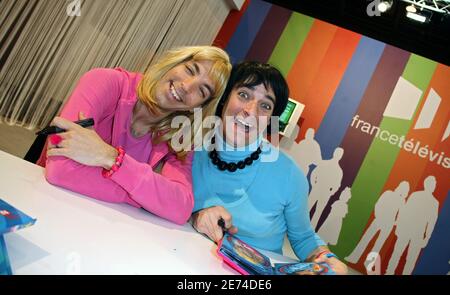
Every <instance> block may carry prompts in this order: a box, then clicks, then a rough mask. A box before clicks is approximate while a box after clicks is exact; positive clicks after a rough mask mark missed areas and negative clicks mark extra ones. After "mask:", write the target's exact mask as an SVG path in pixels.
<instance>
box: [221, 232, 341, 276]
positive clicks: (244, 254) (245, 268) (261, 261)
mask: <svg viewBox="0 0 450 295" xmlns="http://www.w3.org/2000/svg"><path fill="white" fill-rule="evenodd" d="M217 253H218V254H219V256H221V257H222V258H223V261H224V262H225V263H226V264H228V265H229V266H231V267H232V268H233V269H235V270H237V271H238V272H239V273H240V274H243V275H333V274H335V273H334V271H333V270H332V269H331V268H330V266H329V265H328V264H326V263H309V262H295V263H276V264H275V265H274V266H273V265H272V262H271V261H270V258H269V257H267V256H266V255H264V254H262V253H261V252H259V251H258V250H256V249H255V248H253V247H251V246H250V245H248V244H247V243H245V242H244V241H242V240H240V239H238V238H236V237H235V236H233V235H230V234H228V233H225V234H224V236H223V239H222V240H221V241H220V243H219V245H218V248H217Z"/></svg>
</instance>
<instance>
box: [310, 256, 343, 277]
mask: <svg viewBox="0 0 450 295" xmlns="http://www.w3.org/2000/svg"><path fill="white" fill-rule="evenodd" d="M314 262H315V263H322V262H325V263H327V264H328V265H329V266H330V267H331V269H332V270H333V271H334V272H335V273H336V274H337V275H346V274H347V273H348V269H347V265H345V263H343V262H342V261H340V260H339V259H337V258H336V257H330V258H328V257H327V256H326V255H320V256H319V257H318V258H316V259H314Z"/></svg>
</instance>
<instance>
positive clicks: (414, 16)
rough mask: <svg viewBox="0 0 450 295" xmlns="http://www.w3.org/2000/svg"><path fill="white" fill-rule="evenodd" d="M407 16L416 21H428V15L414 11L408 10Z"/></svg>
mask: <svg viewBox="0 0 450 295" xmlns="http://www.w3.org/2000/svg"><path fill="white" fill-rule="evenodd" d="M406 16H407V17H409V18H410V19H413V20H415V21H418V22H421V23H424V22H426V21H427V17H426V16H424V15H421V14H418V13H414V12H409V11H408V12H407V13H406Z"/></svg>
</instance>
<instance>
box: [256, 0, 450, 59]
mask: <svg viewBox="0 0 450 295" xmlns="http://www.w3.org/2000/svg"><path fill="white" fill-rule="evenodd" d="M264 1H266V2H269V3H273V4H276V5H279V6H282V7H285V8H288V9H290V10H293V11H297V12H300V13H303V14H306V15H309V16H311V17H314V18H317V19H320V20H323V21H326V22H329V23H332V24H334V25H337V26H339V27H343V28H345V29H348V30H351V31H354V32H357V33H360V34H363V35H365V36H368V37H371V38H373V39H376V40H379V41H382V42H385V43H388V44H390V45H394V46H397V47H399V48H402V49H404V50H407V51H410V52H413V53H416V54H418V55H422V56H424V57H427V58H429V59H432V60H435V61H438V62H440V63H443V64H446V65H448V66H450V15H449V14H447V15H443V14H441V13H436V12H433V15H432V16H431V21H430V22H429V23H419V22H416V21H413V20H411V19H409V18H407V17H406V10H405V8H406V6H408V5H409V4H408V3H405V2H403V1H400V0H394V1H393V5H392V7H391V9H390V10H388V11H387V12H385V13H383V14H381V15H380V16H372V17H370V16H368V14H367V6H368V5H369V3H370V2H372V1H371V0H291V1H280V0H264Z"/></svg>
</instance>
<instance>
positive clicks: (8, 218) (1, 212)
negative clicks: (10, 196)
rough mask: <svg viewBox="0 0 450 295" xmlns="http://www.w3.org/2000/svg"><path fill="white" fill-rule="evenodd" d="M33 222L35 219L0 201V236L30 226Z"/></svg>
mask: <svg viewBox="0 0 450 295" xmlns="http://www.w3.org/2000/svg"><path fill="white" fill-rule="evenodd" d="M35 222H36V219H34V218H31V217H30V216H28V215H26V214H25V213H23V212H22V211H20V210H19V209H16V208H14V207H13V206H12V205H10V204H8V203H7V202H5V201H3V200H2V199H0V235H2V234H5V233H8V232H13V231H16V230H19V229H21V228H25V227H28V226H31V225H33V224H34V223H35Z"/></svg>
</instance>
